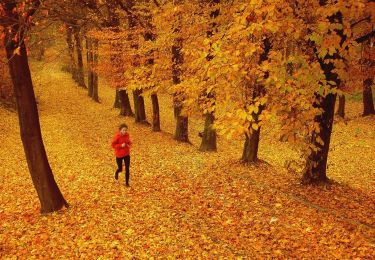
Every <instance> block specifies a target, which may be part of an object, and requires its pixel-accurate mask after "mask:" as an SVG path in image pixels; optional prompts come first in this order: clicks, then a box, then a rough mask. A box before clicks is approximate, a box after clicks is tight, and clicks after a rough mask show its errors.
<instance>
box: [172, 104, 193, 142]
mask: <svg viewBox="0 0 375 260" xmlns="http://www.w3.org/2000/svg"><path fill="white" fill-rule="evenodd" d="M181 109H182V107H181V106H178V105H177V106H176V105H175V107H174V113H175V116H176V131H175V134H174V138H175V140H177V141H179V142H186V143H189V119H188V117H186V116H181Z"/></svg>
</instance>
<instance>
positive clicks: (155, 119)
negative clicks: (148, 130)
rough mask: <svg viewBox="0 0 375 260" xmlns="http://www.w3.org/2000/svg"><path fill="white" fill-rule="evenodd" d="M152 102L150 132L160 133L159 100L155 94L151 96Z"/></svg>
mask: <svg viewBox="0 0 375 260" xmlns="http://www.w3.org/2000/svg"><path fill="white" fill-rule="evenodd" d="M151 100H152V131H154V132H159V131H160V113H159V100H158V96H157V95H156V94H152V95H151Z"/></svg>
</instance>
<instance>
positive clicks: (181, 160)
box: [0, 62, 375, 259]
mask: <svg viewBox="0 0 375 260" xmlns="http://www.w3.org/2000/svg"><path fill="white" fill-rule="evenodd" d="M32 65H33V66H32V69H33V77H34V78H33V80H34V85H35V92H36V96H37V100H38V106H39V112H40V120H41V127H42V133H43V139H44V144H45V147H46V150H47V154H48V157H49V162H50V165H51V167H52V169H53V173H54V176H55V179H56V180H57V183H58V185H59V187H60V189H61V191H62V193H63V194H64V196H65V198H66V199H67V201H68V202H69V204H70V208H69V209H64V210H62V211H60V212H58V213H53V214H47V215H40V213H39V209H40V205H39V201H38V199H37V195H36V192H35V189H34V188H33V185H32V182H31V178H30V175H29V172H28V168H27V164H26V160H25V158H24V152H23V147H22V143H21V140H20V134H19V127H18V118H17V115H16V113H14V112H12V111H9V110H5V109H3V108H0V118H1V121H0V143H1V145H0V178H1V180H2V181H1V182H0V191H1V192H0V205H1V207H0V258H14V257H19V259H23V258H30V257H35V258H38V259H39V258H78V257H83V258H98V257H102V258H106V259H107V258H132V257H134V258H150V257H155V258H177V257H179V258H202V257H203V258H206V257H207V258H219V257H222V258H230V259H233V258H251V259H264V258H312V259H321V258H324V259H348V258H350V259H352V258H359V259H374V258H375V160H374V154H375V117H366V118H362V117H361V116H360V112H361V103H360V102H354V101H349V102H348V106H347V116H348V119H347V120H346V121H342V120H341V121H338V122H336V123H335V126H334V130H333V136H332V146H331V151H330V154H329V168H328V176H329V178H330V179H332V180H334V181H335V182H334V183H333V184H332V185H327V186H302V185H300V177H301V176H300V174H296V173H293V172H292V171H288V170H286V169H285V168H284V165H285V162H286V161H288V160H291V159H295V158H298V154H297V152H295V151H294V150H293V147H291V146H290V145H288V144H287V143H281V142H279V141H277V139H276V138H275V137H274V136H273V135H271V134H269V135H268V133H270V132H271V131H272V130H271V129H272V128H270V129H269V130H267V128H265V129H264V130H262V139H261V143H260V148H259V156H260V158H261V160H262V162H261V163H259V164H258V165H252V166H246V165H242V164H241V163H239V158H240V157H241V152H242V141H241V140H237V141H228V140H226V139H224V138H219V141H218V152H217V153H202V152H199V151H198V147H199V144H200V138H199V137H198V131H201V130H202V126H203V123H202V119H200V118H192V120H191V122H190V139H191V142H192V144H184V143H177V142H176V141H174V140H173V135H172V133H173V130H174V119H173V110H172V102H171V101H172V98H171V97H170V96H168V95H167V94H165V95H160V97H159V98H160V106H161V120H162V121H161V127H162V129H163V131H162V132H160V133H153V132H152V131H151V129H150V127H148V126H144V125H138V124H135V123H134V119H132V118H124V117H121V116H119V111H118V110H117V109H114V108H112V106H113V100H114V92H115V91H114V90H113V89H110V88H109V87H106V86H100V90H99V95H100V99H101V103H95V102H93V101H92V100H90V98H89V97H88V96H87V92H86V90H84V89H82V88H79V87H77V86H76V84H75V83H74V82H73V80H72V79H71V77H70V75H69V74H67V73H65V72H62V71H61V68H60V67H61V66H60V65H59V64H57V63H50V64H42V63H37V62H33V63H32ZM146 107H147V109H148V111H150V110H149V109H150V107H151V106H150V99H149V98H146ZM148 115H150V113H148ZM123 122H126V123H127V124H128V125H129V132H130V136H131V138H132V141H133V143H134V144H133V149H132V154H131V187H130V188H126V187H125V186H124V185H123V182H124V175H123V174H122V175H120V180H119V181H116V180H115V179H114V171H115V161H114V155H113V150H112V148H111V146H110V143H111V140H112V137H113V135H114V134H115V132H116V130H117V126H118V125H119V124H120V123H123Z"/></svg>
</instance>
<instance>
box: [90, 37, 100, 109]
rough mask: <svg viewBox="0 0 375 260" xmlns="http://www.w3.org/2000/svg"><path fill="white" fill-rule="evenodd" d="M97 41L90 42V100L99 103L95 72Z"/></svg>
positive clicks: (97, 53) (97, 52)
mask: <svg viewBox="0 0 375 260" xmlns="http://www.w3.org/2000/svg"><path fill="white" fill-rule="evenodd" d="M98 48H99V41H98V40H96V39H93V40H92V51H93V52H92V66H93V67H92V71H91V73H92V99H93V100H94V101H96V102H99V82H98V81H99V80H98V73H97V72H96V71H95V70H96V66H97V65H98V55H99V50H98Z"/></svg>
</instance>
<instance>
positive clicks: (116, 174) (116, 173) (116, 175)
mask: <svg viewBox="0 0 375 260" xmlns="http://www.w3.org/2000/svg"><path fill="white" fill-rule="evenodd" d="M118 173H119V172H118V171H116V172H115V179H116V180H118Z"/></svg>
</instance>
